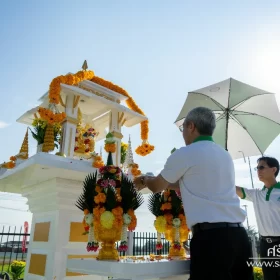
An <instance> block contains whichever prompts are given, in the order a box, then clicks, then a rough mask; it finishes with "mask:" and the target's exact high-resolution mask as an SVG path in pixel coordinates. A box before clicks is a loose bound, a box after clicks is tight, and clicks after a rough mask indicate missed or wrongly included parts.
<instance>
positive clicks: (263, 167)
mask: <svg viewBox="0 0 280 280" xmlns="http://www.w3.org/2000/svg"><path fill="white" fill-rule="evenodd" d="M265 168H266V167H265V166H262V165H261V166H257V167H255V171H257V170H263V169H265Z"/></svg>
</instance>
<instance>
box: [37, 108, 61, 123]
mask: <svg viewBox="0 0 280 280" xmlns="http://www.w3.org/2000/svg"><path fill="white" fill-rule="evenodd" d="M38 113H39V115H40V117H41V119H42V120H45V121H47V123H49V124H55V123H61V122H62V121H63V120H64V119H65V118H66V114H65V112H62V113H54V112H53V111H51V110H50V109H47V108H43V107H39V109H38Z"/></svg>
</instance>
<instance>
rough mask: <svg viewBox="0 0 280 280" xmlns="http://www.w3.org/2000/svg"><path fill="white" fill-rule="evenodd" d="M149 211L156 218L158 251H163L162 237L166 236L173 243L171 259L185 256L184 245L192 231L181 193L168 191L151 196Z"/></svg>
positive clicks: (170, 251)
mask: <svg viewBox="0 0 280 280" xmlns="http://www.w3.org/2000/svg"><path fill="white" fill-rule="evenodd" d="M148 209H149V210H150V212H151V213H152V214H153V215H155V217H156V220H155V222H154V226H155V229H156V231H157V244H156V249H157V250H161V249H162V242H161V235H162V234H164V235H165V238H166V239H167V240H168V241H170V242H171V246H170V250H169V255H170V257H176V256H178V257H182V256H185V250H184V248H183V247H182V243H183V242H184V241H186V240H187V239H188V235H189V232H190V230H189V228H188V226H187V223H186V216H185V214H184V208H183V203H182V200H181V198H180V195H179V193H177V192H176V191H174V190H169V189H167V190H165V191H163V192H162V193H155V194H151V195H150V196H149V199H148Z"/></svg>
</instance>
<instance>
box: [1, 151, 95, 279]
mask: <svg viewBox="0 0 280 280" xmlns="http://www.w3.org/2000/svg"><path fill="white" fill-rule="evenodd" d="M91 172H95V169H94V168H92V166H91V164H90V163H89V162H83V161H80V160H74V159H69V158H63V157H59V156H55V155H51V154H46V153H39V154H36V155H34V156H33V157H31V158H29V159H28V160H26V161H25V162H22V163H21V164H20V165H18V166H17V167H15V168H14V169H11V170H8V171H7V172H5V173H4V174H3V175H2V176H1V177H0V191H4V192H14V193H22V194H23V196H25V197H27V198H28V204H29V208H30V211H31V212H32V213H33V219H32V226H31V234H30V241H29V248H28V255H27V264H26V269H25V279H26V280H29V279H48V280H53V279H57V280H61V279H64V278H65V277H66V276H69V279H70V278H71V279H75V278H76V277H74V278H73V276H80V275H81V274H80V273H75V272H68V271H67V270H66V264H67V260H68V259H71V258H92V257H93V255H96V254H97V253H88V252H87V250H86V245H87V236H84V235H82V233H83V231H84V228H83V225H82V219H83V213H82V212H81V211H80V210H79V209H78V208H77V207H76V206H75V203H76V201H77V199H78V197H79V195H80V194H81V191H82V184H83V180H84V179H85V177H86V176H87V174H89V173H91ZM70 276H71V277H70ZM67 278H68V277H67ZM93 279H98V277H97V278H96V277H95V278H93Z"/></svg>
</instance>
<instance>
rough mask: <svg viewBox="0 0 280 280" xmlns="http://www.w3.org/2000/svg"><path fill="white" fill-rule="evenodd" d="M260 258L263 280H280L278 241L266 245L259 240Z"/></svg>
mask: <svg viewBox="0 0 280 280" xmlns="http://www.w3.org/2000/svg"><path fill="white" fill-rule="evenodd" d="M278 248H279V249H278ZM277 249H278V251H277ZM260 257H261V263H262V271H263V276H264V280H280V241H278V242H272V243H267V242H266V241H265V240H263V239H261V241H260ZM274 258H277V259H274Z"/></svg>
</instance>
